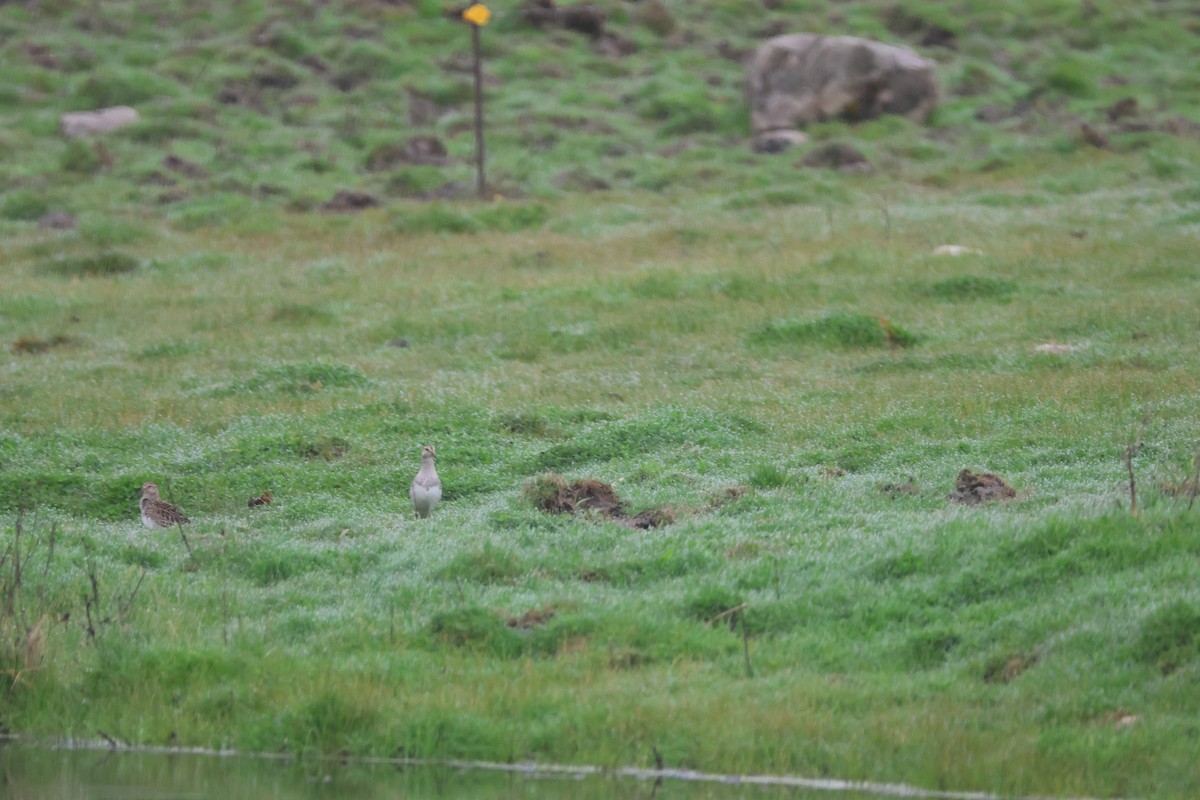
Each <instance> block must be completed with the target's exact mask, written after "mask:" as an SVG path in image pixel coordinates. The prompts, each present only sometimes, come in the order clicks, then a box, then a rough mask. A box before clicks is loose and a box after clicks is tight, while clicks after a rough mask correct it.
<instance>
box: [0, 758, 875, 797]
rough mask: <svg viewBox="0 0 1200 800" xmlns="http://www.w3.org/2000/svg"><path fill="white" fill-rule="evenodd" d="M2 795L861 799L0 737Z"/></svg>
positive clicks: (777, 790) (792, 790) (855, 794)
mask: <svg viewBox="0 0 1200 800" xmlns="http://www.w3.org/2000/svg"><path fill="white" fill-rule="evenodd" d="M0 797H4V798H12V800H210V799H212V798H217V799H219V800H331V798H355V800H373V798H380V800H382V798H388V800H395V798H404V799H405V800H425V799H426V798H428V799H429V800H433V799H434V798H436V800H467V798H470V800H512V798H529V799H530V800H568V798H570V800H651V798H653V800H776V798H778V799H780V800H782V799H784V798H786V800H818V798H821V800H867V798H869V797H871V798H877V797H878V795H874V794H872V795H866V794H862V793H859V792H841V791H839V792H825V791H820V792H814V791H810V790H803V789H796V788H792V787H779V786H774V787H768V786H746V785H741V786H731V785H725V784H719V783H697V782H692V781H679V780H666V781H662V782H660V784H659V785H658V786H657V787H656V786H655V784H654V782H653V781H641V780H636V779H632V778H602V777H595V776H592V777H586V778H578V777H569V776H562V775H536V774H524V773H511V772H510V773H496V772H489V771H485V770H458V769H451V768H447V767H396V766H393V765H387V764H346V765H341V764H337V763H333V762H321V761H315V760H310V761H301V762H288V761H273V760H267V759H259V758H253V757H249V756H224V757H219V756H207V755H192V754H170V755H163V754H155V753H134V752H116V751H96V750H86V751H85V750H49V749H41V748H35V747H27V746H24V745H16V744H8V745H3V744H0Z"/></svg>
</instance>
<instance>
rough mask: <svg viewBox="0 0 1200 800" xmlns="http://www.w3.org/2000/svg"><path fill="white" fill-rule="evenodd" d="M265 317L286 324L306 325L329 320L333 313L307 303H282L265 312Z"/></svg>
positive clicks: (331, 318)
mask: <svg viewBox="0 0 1200 800" xmlns="http://www.w3.org/2000/svg"><path fill="white" fill-rule="evenodd" d="M267 318H268V319H269V320H271V321H272V322H281V323H284V324H287V325H308V324H311V323H319V322H331V321H332V320H333V315H332V314H330V313H329V312H328V311H326V310H324V309H322V308H317V307H316V306H312V305H308V304H307V303H284V304H282V305H278V306H275V307H274V308H272V309H271V311H270V312H269V313H268V314H267Z"/></svg>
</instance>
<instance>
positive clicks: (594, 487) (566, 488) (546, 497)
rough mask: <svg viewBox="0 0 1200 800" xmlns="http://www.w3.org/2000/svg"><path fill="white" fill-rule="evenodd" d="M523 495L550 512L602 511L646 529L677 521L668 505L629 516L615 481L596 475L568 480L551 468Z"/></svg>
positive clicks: (539, 507) (600, 513)
mask: <svg viewBox="0 0 1200 800" xmlns="http://www.w3.org/2000/svg"><path fill="white" fill-rule="evenodd" d="M524 496H525V498H526V499H528V500H529V501H531V502H532V503H533V505H534V506H535V507H536V508H538V509H539V510H541V511H545V512H546V513H547V514H584V513H592V514H599V515H600V516H603V517H606V518H608V519H611V520H613V521H614V522H619V523H620V524H622V525H627V526H629V527H631V528H641V529H643V530H645V529H648V528H658V527H661V526H663V525H670V524H671V523H672V522H674V521H675V514H674V513H673V512H672V511H671V510H670V509H666V508H651V509H647V510H646V511H642V512H639V513H638V514H634V515H633V516H629V515H628V514H626V513H625V509H624V507H623V506H622V504H621V498H619V497H618V496H617V492H616V490H615V489H613V487H612V484H609V483H605V482H604V481H598V480H596V479H595V478H582V479H580V480H577V481H574V482H572V483H567V481H566V480H565V479H564V478H563V476H561V475H559V474H557V473H554V472H548V473H546V474H544V475H539V476H538V477H536V478H534V479H533V480H532V481H530V482H529V483H528V484H526V486H525V491H524Z"/></svg>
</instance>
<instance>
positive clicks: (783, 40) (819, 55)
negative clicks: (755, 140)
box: [746, 33, 938, 137]
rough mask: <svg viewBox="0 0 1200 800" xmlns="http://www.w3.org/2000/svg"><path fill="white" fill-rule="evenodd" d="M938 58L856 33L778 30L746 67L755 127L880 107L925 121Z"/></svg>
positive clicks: (757, 130)
mask: <svg viewBox="0 0 1200 800" xmlns="http://www.w3.org/2000/svg"><path fill="white" fill-rule="evenodd" d="M934 66H935V65H934V62H932V61H930V60H928V59H926V58H922V57H921V56H919V55H917V54H916V53H914V52H913V51H912V50H909V49H908V48H907V47H898V46H896V45H890V44H884V43H882V42H873V41H871V40H870V39H860V38H858V37H855V36H820V35H817V34H814V33H795V34H789V35H786V36H776V37H775V38H773V39H768V40H767V41H765V42H763V43H762V44H761V45H759V47H758V49H757V50H756V51H755V53H754V56H753V58H751V60H750V64H749V66H748V67H747V71H746V94H747V99H748V100H749V103H750V128H751V131H752V132H753V133H754V134H755V136H756V137H757V136H763V135H768V136H769V135H770V134H771V132H773V131H781V130H794V129H796V128H802V127H804V126H805V125H809V124H811V123H814V122H823V121H826V120H830V119H843V120H847V121H851V122H855V121H858V120H864V119H873V118H874V117H878V116H880V115H881V114H902V115H904V116H907V117H909V118H911V119H914V120H916V121H918V122H923V121H924V120H925V118H926V117H927V116H929V112H930V111H932V110H933V107H934V106H935V105H936V104H937V99H938V88H937V76H936V75H935V74H934Z"/></svg>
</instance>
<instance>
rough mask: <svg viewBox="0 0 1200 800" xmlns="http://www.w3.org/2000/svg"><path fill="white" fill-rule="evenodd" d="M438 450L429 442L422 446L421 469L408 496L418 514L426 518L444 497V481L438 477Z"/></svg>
mask: <svg viewBox="0 0 1200 800" xmlns="http://www.w3.org/2000/svg"><path fill="white" fill-rule="evenodd" d="M436 461H437V451H435V450H434V449H433V445H431V444H427V445H425V446H424V447H422V448H421V470H420V471H419V472H418V473H417V477H415V478H413V482H412V486H411V487H409V489H408V496H409V497H410V498H412V502H413V508H414V509H416V511H417V516H418V517H421V518H422V519H424V518H425V517H428V516H429V515H430V514H432V513H433V507H434V506H436V505H437V504H438V501H439V500H441V499H442V482H441V480H440V479H439V478H438V474H437V467H436V466H435V462H436Z"/></svg>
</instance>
